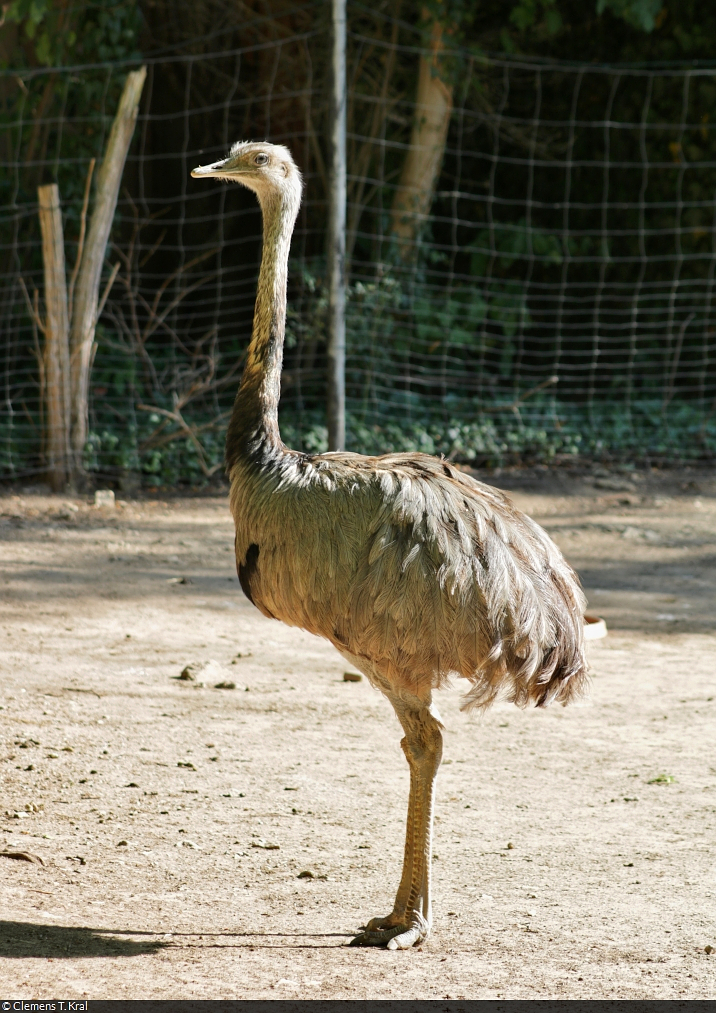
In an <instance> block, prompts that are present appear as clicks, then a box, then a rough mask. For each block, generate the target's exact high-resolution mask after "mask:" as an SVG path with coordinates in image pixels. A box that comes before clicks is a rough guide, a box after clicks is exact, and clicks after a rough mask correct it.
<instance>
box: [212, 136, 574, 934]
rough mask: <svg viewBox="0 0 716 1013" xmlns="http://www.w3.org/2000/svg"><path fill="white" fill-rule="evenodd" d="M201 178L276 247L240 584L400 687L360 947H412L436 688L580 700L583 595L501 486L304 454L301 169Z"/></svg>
mask: <svg viewBox="0 0 716 1013" xmlns="http://www.w3.org/2000/svg"><path fill="white" fill-rule="evenodd" d="M192 176H196V177H205V176H210V177H216V178H218V179H222V180H227V181H231V182H235V183H240V184H242V185H243V186H246V187H248V188H249V189H251V190H253V191H254V193H255V194H256V196H257V197H258V200H259V204H260V206H261V212H262V216H263V253H262V260H261V268H260V271H259V279H258V289H257V295H256V308H255V313H254V322H253V332H252V335H251V342H250V344H249V348H248V352H247V357H246V364H245V368H244V372H243V376H242V378H241V383H240V386H239V390H238V393H237V395H236V400H235V402H234V407H233V412H232V415H231V420H230V423H229V427H228V433H227V438H226V466H227V473H228V475H229V479H230V484H231V492H230V504H231V512H232V514H233V518H234V523H235V526H236V543H235V544H236V563H237V569H238V574H239V580H240V582H241V587H242V589H243V591H244V593H245V594H246V596H247V597H248V598H249V600H250V601H251V602H252V603H253V604H254V605H255V606H256V608H258V609H259V611H260V612H262V613H263V614H264V615H265V616H268V617H270V618H272V619H279V620H281V621H282V622H284V623H287V624H288V625H289V626H298V627H300V628H301V629H304V630H308V631H309V632H311V633H315V634H318V635H319V636H321V637H325V638H326V639H327V640H329V641H330V642H331V643H332V644H333V645H334V646H335V647H336V648H337V650H338V651H339V652H340V653H341V654H342V655H343V657H344V658H346V659H347V660H348V661H349V662H350V663H351V664H353V665H354V666H355V667H356V668H357V669H358V670H359V671H361V672H363V673H364V674H365V676H366V678H367V679H368V680H369V681H370V682H371V683H372V684H373V686H374V687H376V688H377V689H379V690H380V691H381V692H382V693H384V694H385V696H386V697H387V698H388V700H389V701H390V703H391V704H392V705H393V707H394V709H395V713H396V715H397V717H398V721H399V722H400V724H401V726H402V728H403V732H404V738H403V740H402V742H401V746H402V748H403V751H404V753H405V756H406V759H407V761H408V765H409V768H410V796H409V799H408V818H407V829H406V835H405V854H404V861H403V871H402V875H401V878H400V884H399V886H398V890H397V895H396V898H395V902H394V905H393V910H392V911H391V912H390V914H388V915H387V917H382V918H373V919H372V920H371V921H369V922H368V924H367V925H366V926H365V928H364V930H363V931H362V932H361V933H360V934H358V935H357V936H356V938H355V939H354V940H353V944H355V945H374V946H380V945H387V946H388V947H389V948H390V949H398V948H399V949H405V948H407V947H409V946H412V945H414V944H416V943H419V942H421V941H422V940H424V939H425V938H426V937H427V935H428V933H429V932H430V928H431V922H432V912H431V898H430V863H431V857H432V853H431V837H432V822H433V800H434V790H435V778H436V774H437V771H438V767H439V766H440V760H441V756H442V735H441V729H442V727H443V726H442V723H441V719H440V715H439V713H438V711H437V708H436V706H435V704H434V702H433V691H434V690H436V689H439V688H440V687H442V686H444V685H446V684H447V683H448V681H449V680H450V679H451V678H453V677H456V676H457V677H462V678H464V679H466V680H467V681H468V683H469V684H470V686H469V691H468V692H467V694H466V695H465V697H464V700H463V708H464V709H469V708H481V709H484V708H486V707H488V706H489V705H490V704H491V703H492V702H493V701H494V700H495V699H496V698H497V697H498V696H500V697H503V698H505V699H507V700H510V701H512V702H514V703H516V704H518V705H519V706H526V705H528V704H536V705H537V706H538V707H544V706H546V705H547V704H549V703H551V702H553V701H557V702H560V703H567V702H569V701H570V700H571V699H572V698H574V697H575V696H576V695H578V694H579V693H580V692H581V691H582V690H583V689H584V686H585V683H586V680H587V670H586V664H585V657H584V631H583V611H584V604H585V602H584V597H583V594H582V591H581V589H580V585H579V581H578V579H577V577H576V576H575V574H574V572H573V571H572V569H571V568H570V567H569V565H568V564H567V563H566V562H565V560H564V558H563V557H562V555H561V553H560V551H559V549H558V548H557V547H556V545H555V544H554V543H553V542H552V541H551V540H550V538H549V537H548V536H547V535H546V533H545V532H544V531H543V530H542V529H541V528H540V527H539V526H538V525H537V524H536V523H535V522H534V521H532V520H531V519H530V518H529V517H527V516H526V515H525V514H523V513H521V512H520V511H519V510H517V509H516V508H515V507H514V506H513V505H512V503H511V502H510V500H509V499H508V498H507V497H506V496H504V495H503V494H502V493H501V492H499V491H498V490H496V489H493V488H491V487H490V486H487V485H484V484H482V483H480V482H478V481H476V480H475V479H473V478H472V477H470V476H469V475H467V474H465V473H463V472H461V471H458V470H457V469H456V468H454V467H453V466H452V465H451V464H449V463H448V462H447V461H445V460H442V459H437V458H435V457H430V456H428V455H425V454H412V453H410V454H388V455H386V456H383V457H364V456H362V455H360V454H353V453H343V452H339V453H326V454H305V453H300V452H298V451H295V450H290V449H289V448H288V447H286V446H284V444H283V443H282V441H281V436H280V433H279V427H278V405H279V396H280V385H281V366H282V360H283V343H284V332H285V323H286V283H287V273H288V257H289V249H290V245H291V236H292V233H293V229H294V225H295V222H296V216H297V214H298V210H299V205H300V203H301V191H302V179H301V174H300V173H299V171H298V169H297V168H296V165H295V163H294V161H293V158H292V157H291V154H290V152H289V151H288V149H287V148H285V147H282V146H280V145H276V144H268V143H264V142H261V143H259V142H242V143H238V144H235V145H234V147H233V148H232V149H231V152H230V154H229V156H228V158H226V159H223V160H221V161H219V162H214V163H213V164H212V165H204V166H199V167H198V168H196V169H194V171H193V172H192Z"/></svg>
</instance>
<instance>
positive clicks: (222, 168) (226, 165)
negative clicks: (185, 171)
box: [191, 158, 236, 178]
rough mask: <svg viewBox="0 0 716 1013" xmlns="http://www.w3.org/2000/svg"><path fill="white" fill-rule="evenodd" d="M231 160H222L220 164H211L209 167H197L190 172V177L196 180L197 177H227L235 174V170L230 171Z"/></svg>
mask: <svg viewBox="0 0 716 1013" xmlns="http://www.w3.org/2000/svg"><path fill="white" fill-rule="evenodd" d="M231 162H232V159H231V158H222V159H221V161H220V162H212V163H211V165H197V167H196V169H192V170H191V174H192V176H194V178H197V177H199V176H219V177H222V176H228V175H229V173H235V172H236V169H235V168H234V169H232V166H231Z"/></svg>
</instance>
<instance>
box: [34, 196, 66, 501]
mask: <svg viewBox="0 0 716 1013" xmlns="http://www.w3.org/2000/svg"><path fill="white" fill-rule="evenodd" d="M37 196H38V200H39V205H40V230H41V232H42V260H43V263H44V267H45V306H46V316H45V322H44V325H42V326H43V329H44V332H45V349H44V368H45V384H44V388H45V398H46V402H45V426H46V440H45V453H46V459H47V470H48V478H49V481H50V485H51V486H52V488H53V489H54V490H55V492H60V491H61V490H63V489H64V488H65V487H66V485H67V483H68V480H69V477H70V453H71V451H70V351H69V321H68V316H67V284H66V281H65V244H64V239H63V234H62V211H61V210H60V191H59V189H58V187H57V184H56V183H50V184H49V185H47V186H40V187H38V188H37Z"/></svg>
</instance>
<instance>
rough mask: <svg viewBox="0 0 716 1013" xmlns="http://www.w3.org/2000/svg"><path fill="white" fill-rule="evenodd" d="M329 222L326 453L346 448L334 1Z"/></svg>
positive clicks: (339, 80)
mask: <svg viewBox="0 0 716 1013" xmlns="http://www.w3.org/2000/svg"><path fill="white" fill-rule="evenodd" d="M331 112H332V125H331V126H332V129H331V173H330V183H329V186H330V193H329V201H328V203H329V209H328V210H329V216H328V349H327V351H328V377H327V380H328V449H329V450H343V449H344V448H345V445H346V377H345V372H346V268H345V261H346V0H333V95H332V109H331Z"/></svg>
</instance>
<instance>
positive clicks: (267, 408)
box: [226, 194, 298, 469]
mask: <svg viewBox="0 0 716 1013" xmlns="http://www.w3.org/2000/svg"><path fill="white" fill-rule="evenodd" d="M259 200H260V203H261V211H262V214H263V254H262V257H261V269H260V271H259V281H258V288H257V292H256V307H255V310H254V326H253V332H252V335H251V343H250V345H249V349H248V352H247V357H246V366H245V367H244V373H243V376H242V378H241V384H240V386H239V391H238V394H237V395H236V400H235V401H234V408H233V412H232V415H231V421H230V423H229V428H228V431H227V435H226V464H227V468H229V469H230V468H231V466H232V465H233V464H236V463H237V462H238V461H240V460H241V459H243V458H247V457H248V458H252V459H255V458H256V457H257V456H259V457H260V456H262V454H263V453H264V452H265V451H267V450H269V451H270V450H271V449H272V448H281V447H282V443H281V437H280V435H279V429H278V402H279V398H280V396H281V366H282V363H283V342H284V336H285V333H286V283H287V278H288V254H289V249H290V246H291V235H292V233H293V226H294V223H295V221H296V215H297V214H298V206H297V204H295V203H294V202H293V201H292V200H291V199H290V195H289V196H288V197H285V196H284V195H279V194H267V195H262V196H261V197H260V198H259Z"/></svg>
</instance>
